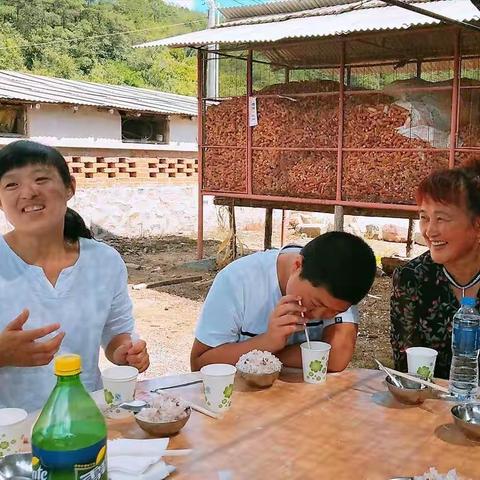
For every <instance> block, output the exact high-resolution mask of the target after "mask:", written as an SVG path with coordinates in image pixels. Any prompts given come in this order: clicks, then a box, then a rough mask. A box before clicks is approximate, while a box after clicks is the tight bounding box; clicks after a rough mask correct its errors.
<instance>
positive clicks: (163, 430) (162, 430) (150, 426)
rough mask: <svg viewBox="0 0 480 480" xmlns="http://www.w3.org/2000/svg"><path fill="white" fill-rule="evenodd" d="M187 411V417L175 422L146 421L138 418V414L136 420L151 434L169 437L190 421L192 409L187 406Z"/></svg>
mask: <svg viewBox="0 0 480 480" xmlns="http://www.w3.org/2000/svg"><path fill="white" fill-rule="evenodd" d="M185 412H186V413H187V414H186V415H185V417H183V418H180V419H179V420H174V421H173V422H146V421H145V420H141V419H140V418H138V416H137V415H135V420H136V422H137V423H138V425H139V426H140V428H141V429H142V430H145V431H146V432H147V433H149V434H150V435H152V436H154V437H169V436H170V435H175V434H176V433H178V432H179V431H180V430H181V429H182V428H183V427H184V426H185V424H186V423H187V422H188V419H189V418H190V414H191V413H192V409H191V408H190V407H187V408H186V409H185Z"/></svg>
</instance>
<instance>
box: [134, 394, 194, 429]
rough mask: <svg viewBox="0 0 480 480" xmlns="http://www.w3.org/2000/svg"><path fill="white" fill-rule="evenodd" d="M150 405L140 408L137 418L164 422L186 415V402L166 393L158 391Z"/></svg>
mask: <svg viewBox="0 0 480 480" xmlns="http://www.w3.org/2000/svg"><path fill="white" fill-rule="evenodd" d="M151 405H152V406H151V408H144V409H143V410H141V411H140V412H139V413H138V414H137V418H139V419H140V420H143V421H144V422H150V423H166V422H175V421H176V420H181V419H182V418H185V417H186V416H187V411H186V410H187V408H188V404H187V403H186V402H184V401H183V400H180V399H179V398H177V397H174V396H173V395H169V394H168V393H163V392H160V393H159V394H158V396H156V397H155V399H154V400H153V402H151Z"/></svg>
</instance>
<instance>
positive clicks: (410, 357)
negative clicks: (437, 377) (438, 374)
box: [405, 347, 438, 380]
mask: <svg viewBox="0 0 480 480" xmlns="http://www.w3.org/2000/svg"><path fill="white" fill-rule="evenodd" d="M405 352H406V353H407V365H408V373H411V374H413V375H419V376H420V377H422V378H425V379H428V380H430V379H432V378H433V372H434V371H435V361H436V360H437V355H438V352H437V351H436V350H434V349H433V348H427V347H410V348H407V349H406V350H405Z"/></svg>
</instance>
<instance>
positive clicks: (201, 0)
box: [168, 0, 271, 12]
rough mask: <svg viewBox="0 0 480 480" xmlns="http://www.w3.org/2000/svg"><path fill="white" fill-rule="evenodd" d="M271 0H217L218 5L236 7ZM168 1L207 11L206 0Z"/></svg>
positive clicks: (199, 10) (198, 10)
mask: <svg viewBox="0 0 480 480" xmlns="http://www.w3.org/2000/svg"><path fill="white" fill-rule="evenodd" d="M267 1H271V0H217V5H218V6H219V7H238V6H240V5H255V4H256V3H267ZM168 2H169V3H174V4H177V5H179V6H181V7H185V8H189V9H191V10H196V11H197V12H206V11H207V6H206V4H207V2H206V0H168Z"/></svg>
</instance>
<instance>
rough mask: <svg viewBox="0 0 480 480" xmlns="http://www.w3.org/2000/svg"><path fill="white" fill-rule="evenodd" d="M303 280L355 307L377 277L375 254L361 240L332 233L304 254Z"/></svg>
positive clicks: (309, 244) (352, 236) (342, 233)
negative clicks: (322, 288)
mask: <svg viewBox="0 0 480 480" xmlns="http://www.w3.org/2000/svg"><path fill="white" fill-rule="evenodd" d="M300 253H301V255H302V256H303V265H302V270H301V273H300V276H301V277H302V278H303V279H305V280H308V281H309V282H310V283H311V284H312V285H313V286H314V287H324V288H325V289H326V290H327V291H328V293H329V294H330V295H332V296H333V297H335V298H337V299H339V300H345V301H346V302H350V303H352V304H355V303H358V302H359V301H360V300H361V299H362V298H363V297H364V296H365V295H366V294H367V293H368V291H369V290H370V288H371V286H372V284H373V281H374V279H375V273H376V269H377V266H376V261H375V254H374V253H373V250H372V249H371V248H370V247H369V246H368V244H367V243H366V242H365V241H364V240H362V239H361V238H360V237H357V236H355V235H352V234H350V233H346V232H328V233H324V234H323V235H319V236H318V237H316V238H314V239H313V240H312V241H310V242H309V243H307V244H306V245H305V246H304V247H303V248H302V251H301V252H300Z"/></svg>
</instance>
